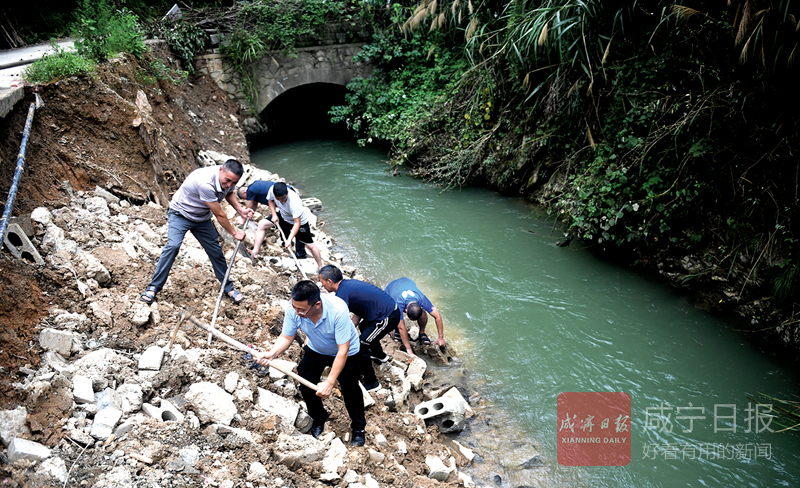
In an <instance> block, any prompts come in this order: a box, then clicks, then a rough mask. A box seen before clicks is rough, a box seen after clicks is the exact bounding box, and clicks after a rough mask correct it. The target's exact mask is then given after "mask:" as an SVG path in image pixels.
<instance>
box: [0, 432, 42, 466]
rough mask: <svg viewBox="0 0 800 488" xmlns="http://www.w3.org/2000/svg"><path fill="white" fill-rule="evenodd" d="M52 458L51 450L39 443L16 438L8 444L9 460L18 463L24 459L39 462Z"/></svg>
mask: <svg viewBox="0 0 800 488" xmlns="http://www.w3.org/2000/svg"><path fill="white" fill-rule="evenodd" d="M49 457H50V449H48V448H47V447H45V446H43V445H41V444H39V443H38V442H33V441H29V440H27V439H20V438H19V437H17V438H14V439H12V440H11V442H10V443H9V444H8V460H9V461H10V462H11V463H16V462H17V461H21V460H23V459H25V460H28V461H34V462H39V461H43V460H45V459H47V458H49Z"/></svg>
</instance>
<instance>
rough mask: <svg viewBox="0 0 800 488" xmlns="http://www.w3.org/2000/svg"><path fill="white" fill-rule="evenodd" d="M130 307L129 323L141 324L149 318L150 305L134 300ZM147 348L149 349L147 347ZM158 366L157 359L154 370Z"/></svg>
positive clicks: (159, 364) (159, 363) (159, 366)
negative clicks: (131, 311)
mask: <svg viewBox="0 0 800 488" xmlns="http://www.w3.org/2000/svg"><path fill="white" fill-rule="evenodd" d="M132 308H133V313H132V315H131V323H132V324H133V325H137V326H142V325H144V324H146V323H147V322H148V321H149V320H150V313H151V310H150V307H148V306H147V304H145V303H143V302H134V303H133V305H132ZM152 347H158V346H151V348H152ZM148 350H150V349H149V348H148ZM162 356H163V352H162ZM160 368H161V360H160V359H159V362H158V368H156V371H157V370H158V369H160ZM139 369H144V368H142V367H141V366H140V367H139Z"/></svg>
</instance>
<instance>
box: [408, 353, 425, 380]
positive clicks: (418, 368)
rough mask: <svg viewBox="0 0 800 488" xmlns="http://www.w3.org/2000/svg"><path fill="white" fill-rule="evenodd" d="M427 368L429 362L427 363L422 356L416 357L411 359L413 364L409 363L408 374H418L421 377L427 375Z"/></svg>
mask: <svg viewBox="0 0 800 488" xmlns="http://www.w3.org/2000/svg"><path fill="white" fill-rule="evenodd" d="M427 370H428V363H426V362H425V360H423V359H422V358H419V357H416V358H414V360H413V361H411V364H409V365H408V368H406V376H411V375H412V374H416V375H419V377H420V378H421V377H423V376H425V371H427Z"/></svg>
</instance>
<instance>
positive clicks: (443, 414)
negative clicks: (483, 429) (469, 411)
mask: <svg viewBox="0 0 800 488" xmlns="http://www.w3.org/2000/svg"><path fill="white" fill-rule="evenodd" d="M414 413H415V414H416V415H417V417H419V418H421V419H422V420H424V421H425V423H426V424H428V423H436V424H437V425H438V426H439V431H440V432H459V431H461V430H464V405H463V404H461V403H460V402H458V401H456V400H454V399H452V398H437V399H435V400H431V401H429V402H423V403H420V404H419V405H417V408H415V409H414Z"/></svg>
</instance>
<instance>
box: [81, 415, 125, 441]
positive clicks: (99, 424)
mask: <svg viewBox="0 0 800 488" xmlns="http://www.w3.org/2000/svg"><path fill="white" fill-rule="evenodd" d="M120 418H122V410H117V409H116V408H111V407H109V408H104V409H103V410H100V411H99V412H97V414H96V415H95V416H94V423H93V424H92V431H91V432H90V433H89V435H91V436H92V437H94V438H95V439H99V440H105V439H108V437H109V436H110V435H111V434H112V433H113V432H114V427H116V425H117V422H119V419H120Z"/></svg>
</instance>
